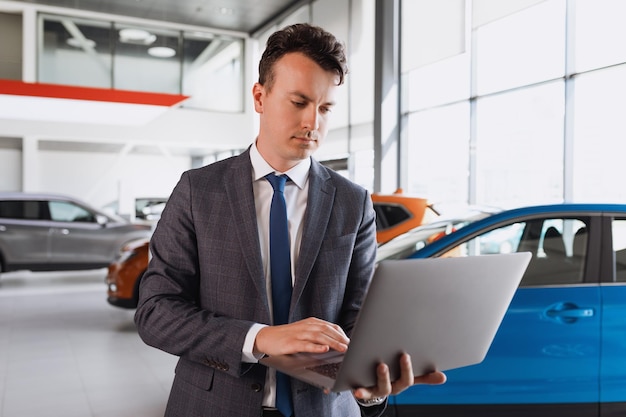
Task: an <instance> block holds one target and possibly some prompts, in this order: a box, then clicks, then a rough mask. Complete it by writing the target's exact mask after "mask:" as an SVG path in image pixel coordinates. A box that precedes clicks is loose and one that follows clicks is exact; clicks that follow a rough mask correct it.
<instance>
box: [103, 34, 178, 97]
mask: <svg viewBox="0 0 626 417" xmlns="http://www.w3.org/2000/svg"><path fill="white" fill-rule="evenodd" d="M115 34H116V35H115V64H114V71H113V80H114V85H115V88H117V89H121V90H136V91H149V92H155V93H171V94H177V93H179V92H180V48H179V32H176V31H170V30H156V29H153V28H142V27H137V26H125V25H116V27H115Z"/></svg>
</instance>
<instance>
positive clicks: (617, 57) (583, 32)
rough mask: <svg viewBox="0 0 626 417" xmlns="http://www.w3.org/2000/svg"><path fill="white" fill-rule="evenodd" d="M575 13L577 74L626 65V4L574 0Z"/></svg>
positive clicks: (615, 1)
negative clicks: (625, 42) (625, 19)
mask: <svg viewBox="0 0 626 417" xmlns="http://www.w3.org/2000/svg"><path fill="white" fill-rule="evenodd" d="M569 6H570V9H571V11H572V13H574V18H575V24H574V31H575V33H574V39H575V44H574V47H575V53H574V59H575V70H576V72H582V71H587V70H590V69H593V68H600V67H604V66H609V65H613V64H616V63H619V62H624V61H626V48H624V46H623V45H624V44H623V42H624V39H626V25H624V16H626V2H625V1H623V0H593V1H589V0H570V2H569Z"/></svg>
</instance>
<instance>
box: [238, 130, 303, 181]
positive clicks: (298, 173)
mask: <svg viewBox="0 0 626 417" xmlns="http://www.w3.org/2000/svg"><path fill="white" fill-rule="evenodd" d="M250 162H252V172H253V174H252V175H253V176H254V181H257V180H259V179H261V178H263V177H265V176H266V175H267V174H270V173H273V172H275V173H277V174H286V175H288V176H289V179H290V180H291V181H292V182H293V183H294V184H296V185H297V186H298V188H300V189H302V188H303V187H304V184H305V183H306V181H307V179H308V177H309V169H310V168H311V158H310V157H309V158H306V159H304V160H302V161H301V162H299V163H298V165H296V166H294V167H293V168H291V169H290V170H289V171H287V172H279V171H276V170H275V169H274V168H272V166H271V165H270V164H268V163H267V161H266V160H265V159H263V157H262V156H261V154H260V153H259V150H258V149H257V147H256V141H255V142H254V143H253V144H252V146H251V147H250Z"/></svg>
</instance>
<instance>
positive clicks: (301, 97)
mask: <svg viewBox="0 0 626 417" xmlns="http://www.w3.org/2000/svg"><path fill="white" fill-rule="evenodd" d="M289 94H290V95H292V96H297V97H299V98H300V99H302V100H304V101H308V102H311V101H313V100H312V99H311V98H310V97H309V96H307V95H306V94H304V93H300V92H298V91H292V92H291V93H289ZM335 104H336V103H335V102H334V101H328V102H326V103H324V105H325V106H334V105H335Z"/></svg>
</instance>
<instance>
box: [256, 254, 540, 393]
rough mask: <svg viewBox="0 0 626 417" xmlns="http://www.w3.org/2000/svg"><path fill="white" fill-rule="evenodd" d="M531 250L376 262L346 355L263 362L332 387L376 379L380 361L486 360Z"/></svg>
mask: <svg viewBox="0 0 626 417" xmlns="http://www.w3.org/2000/svg"><path fill="white" fill-rule="evenodd" d="M530 258H531V254H530V253H528V252H520V253H512V254H500V255H481V256H468V257H459V258H427V259H403V260H387V261H382V262H380V263H379V264H378V266H377V268H376V272H375V273H374V277H373V279H372V282H371V284H370V287H369V289H368V292H367V295H366V297H365V300H364V302H363V305H362V307H361V311H360V313H359V316H358V319H357V322H356V324H355V326H354V329H353V332H352V336H351V338H350V345H349V347H348V350H347V351H346V352H345V353H339V352H336V351H330V352H328V353H325V354H311V353H297V354H292V355H279V356H272V357H265V358H263V359H261V363H263V364H265V365H266V366H270V367H273V368H276V369H277V370H279V371H281V372H283V373H286V374H288V375H291V376H292V377H294V378H298V379H301V380H303V381H305V382H308V383H309V384H311V385H315V386H317V387H320V388H323V389H327V390H329V391H344V390H349V389H352V388H356V387H370V386H373V385H375V384H376V373H375V369H376V365H377V364H378V363H380V362H384V363H386V364H387V365H389V369H390V372H391V376H392V379H393V380H395V379H397V378H398V377H399V375H400V369H399V364H398V358H399V355H400V354H401V353H402V352H407V353H409V354H410V355H411V359H412V362H413V371H414V373H415V375H420V374H425V373H428V372H431V371H434V370H439V371H446V370H449V369H453V368H460V367H463V366H468V365H473V364H477V363H480V362H482V360H483V359H484V358H485V356H486V354H487V351H488V350H489V347H490V345H491V342H492V340H493V338H494V336H495V334H496V332H497V330H498V327H499V326H500V322H501V321H502V319H503V317H504V314H505V313H506V310H507V308H508V306H509V304H510V302H511V299H512V298H513V295H514V294H515V290H516V289H517V287H518V286H519V283H520V281H521V279H522V276H523V275H524V272H525V271H526V267H527V266H528V263H529V261H530Z"/></svg>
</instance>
